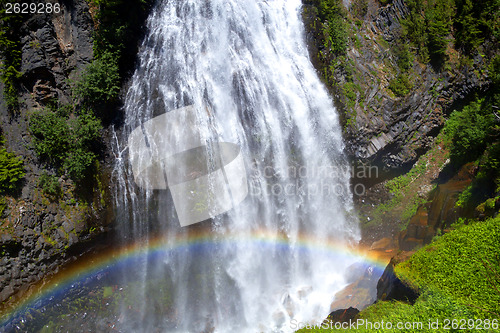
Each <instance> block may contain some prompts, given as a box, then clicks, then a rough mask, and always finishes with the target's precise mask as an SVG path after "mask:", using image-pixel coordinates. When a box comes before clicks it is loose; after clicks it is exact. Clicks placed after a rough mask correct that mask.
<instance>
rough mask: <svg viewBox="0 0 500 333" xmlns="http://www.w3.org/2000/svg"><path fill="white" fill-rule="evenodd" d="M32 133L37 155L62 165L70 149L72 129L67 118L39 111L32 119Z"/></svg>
mask: <svg viewBox="0 0 500 333" xmlns="http://www.w3.org/2000/svg"><path fill="white" fill-rule="evenodd" d="M29 128H30V132H31V134H32V135H33V137H34V140H33V143H34V146H35V151H36V153H37V154H38V155H39V156H40V157H42V158H44V159H47V160H48V161H49V162H51V163H54V164H60V163H61V161H62V160H63V159H64V157H65V155H66V152H67V151H68V150H69V147H70V140H71V138H70V128H69V125H68V122H67V120H66V118H65V117H61V116H59V115H58V114H57V113H56V112H53V111H37V112H34V113H33V114H32V115H31V117H30V122H29Z"/></svg>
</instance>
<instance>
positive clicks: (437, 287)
mask: <svg viewBox="0 0 500 333" xmlns="http://www.w3.org/2000/svg"><path fill="white" fill-rule="evenodd" d="M499 242H500V218H496V219H490V220H487V221H485V222H471V223H470V224H469V225H462V226H460V227H458V229H456V230H454V231H452V232H450V233H447V234H445V235H443V236H441V237H439V238H437V240H436V241H434V242H433V243H431V244H429V245H427V246H425V247H423V248H421V249H420V250H418V251H417V252H416V253H415V254H414V255H413V256H411V257H410V259H409V260H407V261H405V262H403V263H401V264H398V265H397V266H396V268H395V272H396V275H397V276H398V277H399V278H400V279H403V280H404V281H406V282H407V283H409V284H410V285H412V286H414V287H415V288H417V289H418V290H419V291H420V296H419V298H418V299H417V300H416V302H415V304H413V305H410V304H407V303H405V302H399V301H379V302H377V303H375V304H374V305H372V306H370V307H368V308H367V309H365V310H364V311H362V312H360V313H359V315H358V318H360V319H364V320H365V321H370V322H372V323H375V322H379V323H380V322H381V321H382V320H383V321H384V322H385V323H387V322H391V323H392V324H393V325H396V323H397V322H403V323H405V322H407V323H422V326H421V327H419V326H413V327H408V328H406V329H401V330H397V331H399V332H416V331H418V332H436V329H432V328H431V327H429V320H431V322H432V323H435V322H436V321H437V320H439V322H440V326H439V328H440V329H443V328H444V327H443V325H444V323H445V322H444V320H445V319H449V320H450V319H454V320H456V321H457V322H458V323H459V324H460V325H462V324H464V323H465V329H466V330H467V329H469V330H472V329H471V328H474V327H477V325H476V326H472V321H474V323H475V322H476V320H478V319H481V322H482V323H483V324H485V327H483V328H484V329H486V331H488V330H490V329H492V330H494V331H495V330H497V329H498V327H500V323H499V321H500V320H499V316H500V291H499V290H498V285H499V284H500V256H499V255H498V244H499ZM467 325H469V326H467ZM449 326H450V329H451V328H452V323H451V322H450V325H449ZM325 331H329V332H334V331H336V330H327V329H325V330H321V329H303V330H299V332H325ZM342 331H345V330H342ZM347 331H353V332H386V331H387V330H383V329H379V330H377V329H375V328H371V329H370V327H369V326H360V327H358V329H357V330H347ZM389 331H390V330H389Z"/></svg>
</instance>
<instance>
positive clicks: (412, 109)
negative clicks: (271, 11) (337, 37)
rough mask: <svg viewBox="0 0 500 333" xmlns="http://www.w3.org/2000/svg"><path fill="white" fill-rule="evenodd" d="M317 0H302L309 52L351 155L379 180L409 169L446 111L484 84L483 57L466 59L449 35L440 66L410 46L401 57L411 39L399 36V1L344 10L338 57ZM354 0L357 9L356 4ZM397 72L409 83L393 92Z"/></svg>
mask: <svg viewBox="0 0 500 333" xmlns="http://www.w3.org/2000/svg"><path fill="white" fill-rule="evenodd" d="M316 2H317V1H304V3H305V14H304V18H305V22H306V25H307V27H308V36H307V37H308V39H309V41H310V43H309V44H310V45H311V50H312V51H311V55H312V58H313V60H314V62H315V63H316V65H317V67H318V70H319V71H320V74H322V75H323V77H324V79H325V82H326V83H327V85H329V86H330V87H332V91H333V92H334V94H335V95H336V97H337V100H338V101H339V103H338V104H339V105H338V106H339V108H340V109H341V110H342V113H343V122H344V135H345V141H346V144H347V153H348V155H349V156H350V157H351V158H352V159H353V160H354V161H355V162H362V163H369V164H372V165H375V166H377V167H379V168H380V173H379V175H380V178H381V179H379V180H374V182H379V181H381V180H382V179H383V178H387V177H388V176H393V175H394V174H398V173H401V172H403V171H405V170H408V169H409V167H411V165H412V164H414V163H415V162H416V161H417V159H418V157H419V156H421V155H422V154H423V153H425V152H426V151H427V150H428V149H429V148H430V143H432V141H433V139H434V137H435V136H437V134H438V133H439V130H440V129H441V128H442V126H443V124H444V116H445V115H446V114H449V113H450V112H451V110H452V109H453V108H454V107H456V106H457V105H458V104H460V103H462V102H463V101H464V100H466V99H467V98H469V97H470V96H471V94H472V93H473V92H476V91H478V90H485V89H486V88H487V87H488V84H489V80H488V78H487V76H486V75H485V72H484V71H483V70H481V68H484V59H483V56H481V55H480V54H477V55H476V56H474V57H473V59H472V62H471V63H468V64H466V65H464V64H463V62H462V63H461V62H460V57H461V55H460V54H459V53H458V52H456V51H455V50H453V48H452V42H451V41H450V43H449V46H448V52H449V53H450V59H449V62H448V63H447V65H446V67H445V68H435V67H433V66H432V65H431V64H430V63H422V62H420V61H419V60H418V57H417V56H416V54H415V53H416V51H417V50H412V49H411V47H409V49H410V50H409V51H410V52H407V53H406V54H403V55H404V56H405V57H406V58H407V59H401V58H402V56H401V53H403V51H408V50H407V49H406V50H405V49H404V48H408V42H407V41H405V40H404V39H403V38H402V37H401V36H402V34H403V32H402V30H403V27H402V24H401V21H402V20H404V19H405V18H406V17H407V16H408V13H409V9H408V7H407V6H406V4H405V2H404V1H403V0H394V1H392V2H390V1H389V2H390V3H389V4H386V5H382V4H381V2H379V1H376V0H366V1H362V0H361V1H359V0H358V1H351V4H350V6H349V9H348V12H347V13H346V14H345V16H346V22H347V28H346V31H347V34H348V37H349V38H348V39H347V40H348V45H347V50H346V54H345V55H342V56H338V55H335V54H333V53H332V52H333V51H332V49H331V48H330V47H329V46H328V45H326V44H325V43H324V40H325V39H326V38H327V37H325V32H324V31H325V29H324V26H325V25H328V24H329V22H328V21H323V20H321V18H320V17H318V14H317V10H315V3H316ZM359 3H362V4H363V9H362V10H359V8H358V7H359V5H358V7H355V6H354V5H355V4H359ZM401 49H403V51H402V50H401ZM403 60H404V61H405V62H406V64H403V65H402V64H401V62H402V61H403ZM402 66H403V67H404V69H402V68H401V67H402ZM402 72H404V74H406V75H407V77H408V82H405V83H406V85H405V89H404V90H402V91H401V92H400V91H397V90H396V93H395V92H394V91H393V90H391V82H393V81H395V80H396V79H397V78H398V77H399V76H400V75H401V74H402ZM394 90H395V89H394Z"/></svg>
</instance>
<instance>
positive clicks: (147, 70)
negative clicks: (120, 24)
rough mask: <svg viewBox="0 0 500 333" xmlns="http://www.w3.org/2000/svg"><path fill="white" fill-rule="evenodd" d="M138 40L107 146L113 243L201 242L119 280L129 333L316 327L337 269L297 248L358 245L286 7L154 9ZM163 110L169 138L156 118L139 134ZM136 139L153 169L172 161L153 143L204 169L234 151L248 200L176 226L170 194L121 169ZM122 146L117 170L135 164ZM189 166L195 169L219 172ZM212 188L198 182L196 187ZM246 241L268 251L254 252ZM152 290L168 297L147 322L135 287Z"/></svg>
mask: <svg viewBox="0 0 500 333" xmlns="http://www.w3.org/2000/svg"><path fill="white" fill-rule="evenodd" d="M148 29H149V33H148V35H147V37H146V38H145V40H144V42H143V45H142V48H141V51H140V55H139V56H140V64H139V67H138V69H137V70H136V72H135V74H134V76H133V79H132V84H131V88H130V89H129V91H128V94H127V97H126V101H125V128H124V130H123V132H122V133H120V134H119V135H118V139H117V142H118V144H117V146H116V153H117V154H120V153H123V154H122V155H120V156H122V159H121V160H120V161H121V162H120V163H118V164H117V168H116V170H115V171H116V173H115V175H116V179H117V180H118V182H119V186H117V195H116V206H117V210H118V212H121V216H119V219H118V220H119V223H120V224H121V225H122V227H121V229H122V230H123V238H124V239H125V238H132V239H138V238H142V237H145V236H147V235H150V234H155V235H160V236H163V237H164V242H165V243H166V244H168V243H176V242H180V241H183V240H184V241H186V242H189V240H190V239H191V238H192V234H193V233H197V234H199V233H201V234H203V235H204V237H205V238H208V239H209V242H210V244H212V246H208V247H205V248H203V250H200V249H196V248H194V247H187V248H186V249H185V251H181V252H176V253H173V254H165V255H162V256H160V257H159V258H158V257H157V258H155V259H148V260H144V259H140V260H138V261H137V263H136V271H135V273H136V274H134V277H133V278H134V279H137V278H138V277H137V274H138V275H139V276H140V277H139V280H140V281H142V288H143V294H142V296H141V297H142V304H141V307H140V313H141V315H140V316H139V318H138V320H135V321H134V324H133V325H134V329H140V330H141V331H150V332H151V331H153V330H154V328H158V327H168V330H169V331H179V332H185V331H190V332H201V331H203V330H210V329H215V331H216V332H231V331H234V330H237V331H238V332H246V331H248V332H257V331H266V332H271V331H290V327H289V326H290V321H291V320H292V319H295V320H296V321H311V320H320V319H322V318H324V317H325V316H326V315H327V314H328V312H329V310H330V303H331V301H332V298H333V295H334V294H335V292H336V291H338V290H339V289H340V288H342V287H343V285H344V281H343V277H342V273H343V271H344V269H345V267H346V266H347V265H348V264H350V262H348V260H346V259H345V258H343V257H342V256H341V255H339V256H337V257H336V256H332V255H331V254H330V255H321V254H319V253H316V252H314V251H313V250H312V249H311V248H308V247H307V246H303V245H302V242H303V239H304V238H308V239H311V238H312V239H314V242H316V243H317V244H322V243H328V244H331V243H335V244H337V246H339V247H342V246H345V247H347V246H348V245H349V244H350V243H351V242H352V241H355V240H356V239H357V238H358V233H357V229H356V223H355V222H356V221H355V220H354V219H353V218H352V217H350V216H349V212H350V211H351V210H352V202H351V199H350V192H349V172H348V171H349V170H348V168H347V162H346V160H345V158H344V156H343V155H342V149H343V144H342V138H341V128H340V126H339V122H338V116H337V112H336V110H335V108H334V107H333V103H332V100H331V98H330V97H329V96H328V93H327V91H326V89H325V87H324V86H323V84H322V83H321V81H320V79H319V78H318V76H317V73H316V72H315V70H314V68H313V66H312V65H311V63H310V60H309V58H308V51H307V48H306V44H305V35H304V27H303V23H302V21H301V2H300V0H287V1H284V0H270V1H242V0H185V1H160V2H159V3H158V4H157V6H156V8H155V9H154V10H153V13H152V14H151V17H150V18H149V20H148ZM185 107H190V108H188V109H185ZM181 108H184V109H181ZM189 110H191V111H189ZM167 112H177V113H179V114H181V116H180V117H181V120H180V121H179V122H178V123H176V127H175V129H172V128H171V127H169V126H168V125H165V124H164V123H163V122H160V121H159V120H158V121H157V122H156V125H155V126H154V127H153V128H150V129H149V133H148V131H147V130H146V129H144V128H145V125H144V124H145V123H149V124H155V121H156V119H159V118H160V116H161V115H162V114H165V113H167ZM182 113H185V114H186V115H185V116H184V117H185V118H182V117H183V116H182ZM190 114H191V115H190ZM193 114H194V116H193ZM183 125H184V126H183ZM141 126H142V127H141ZM141 128H142V130H143V131H144V133H145V134H144V135H145V136H146V140H145V141H147V143H146V145H147V147H149V149H150V150H154V147H156V154H157V159H158V156H162V154H165V160H167V161H168V160H174V161H176V159H172V158H171V157H169V155H167V154H166V152H165V150H166V149H168V148H165V146H164V145H162V144H158V143H157V142H154V140H155V139H156V140H161V138H167V137H168V138H169V140H167V144H169V145H178V146H179V147H177V148H179V149H180V148H181V146H182V145H183V144H184V143H183V142H184V141H185V140H187V139H189V138H192V137H196V138H197V140H198V141H199V142H200V143H201V146H200V147H198V148H197V149H201V150H205V151H206V153H205V154H200V155H202V156H205V157H206V156H211V155H218V153H219V152H217V151H216V149H215V150H214V149H213V147H214V143H217V142H228V143H232V144H235V145H237V146H238V147H239V149H240V156H241V157H242V159H243V162H244V167H245V169H244V170H246V177H247V181H248V192H249V193H248V196H246V199H245V200H243V202H241V203H239V202H238V203H235V204H234V208H233V209H230V210H229V211H227V212H226V213H224V214H218V215H215V214H212V216H213V218H211V219H209V220H206V221H204V222H201V223H198V224H195V225H192V226H187V227H181V226H180V221H179V218H178V215H179V214H180V213H179V212H178V211H176V209H175V208H176V207H175V205H174V204H173V203H174V202H173V201H174V200H173V198H172V197H173V194H174V190H173V189H170V191H169V190H167V189H165V188H163V187H162V186H159V187H158V186H157V182H158V181H159V180H158V178H157V177H156V176H154V175H153V176H149V177H145V178H146V179H145V180H144V179H142V184H137V183H138V182H137V180H138V176H137V174H136V175H135V178H134V174H133V170H131V169H133V168H132V167H130V163H127V159H126V156H127V152H125V150H124V147H125V144H126V142H127V141H126V140H127V139H129V141H128V142H129V143H130V142H131V141H130V135H131V133H133V131H134V130H136V129H141ZM158 138H160V139H158ZM146 145H145V146H144V149H143V150H147V148H145V147H146ZM128 148H129V151H128V154H129V158H130V155H132V154H134V153H136V152H131V151H130V150H131V149H132V148H131V147H128ZM135 149H136V151H139V152H142V151H143V150H141V149H140V148H135ZM179 149H175V150H176V151H179ZM151 154H152V155H154V153H151ZM136 155H137V154H136ZM136 158H142V160H141V161H143V160H144V159H147V158H149V159H151V158H152V159H155V157H154V156H153V157H152V156H150V155H148V156H145V155H142V156H141V155H140V154H139V155H138V156H136ZM203 160H205V161H207V162H206V163H207V164H208V167H206V169H208V170H212V169H213V170H216V169H218V168H220V166H217V165H215V167H214V168H212V169H210V166H211V165H212V166H213V163H212V164H211V162H210V161H211V159H210V158H205V159H203ZM177 161H179V159H177ZM148 163H149V162H148ZM166 163H167V162H164V163H163V164H162V163H160V164H159V165H158V170H163V169H164V168H167V167H166V166H165V165H166ZM191 163H193V162H192V161H191V160H190V161H189V162H184V163H180V164H179V162H177V164H176V163H173V167H174V168H176V169H177V170H179V169H185V168H187V167H188V166H189V165H190V164H191ZM170 164H171V165H172V163H170ZM207 172H208V171H206V172H205V173H207ZM196 176H197V175H196V174H195V175H194V177H196ZM161 178H162V180H161V182H163V174H162V175H161ZM170 179H171V178H170ZM169 181H170V180H169V176H168V175H167V176H166V179H165V182H167V183H168V182H169ZM217 181H218V180H217V179H216V178H210V177H208V181H207V182H208V186H209V187H210V186H212V187H214V186H217V185H216V184H215V183H216V182H217ZM229 181H231V179H229ZM145 182H146V183H145ZM148 182H149V184H148ZM138 185H139V186H138ZM209 192H210V191H209ZM233 192H234V191H233ZM226 199H227V198H226ZM186 200H187V199H186ZM207 202H210V200H209V201H207ZM259 233H260V234H262V235H265V237H266V238H267V239H271V240H274V242H271V243H270V244H265V245H264V244H262V243H259V242H257V241H256V240H255V239H256V236H255V235H259ZM227 240H233V241H231V242H227ZM162 280H163V281H164V283H165V285H169V286H173V288H168V290H169V293H171V295H170V296H171V302H172V304H171V308H172V309H175V310H173V313H171V314H170V315H166V316H160V317H159V316H158V313H157V311H155V303H154V302H150V301H149V297H150V295H148V290H149V289H148V287H146V285H147V284H148V281H162ZM141 297H139V298H141ZM124 311H125V310H124Z"/></svg>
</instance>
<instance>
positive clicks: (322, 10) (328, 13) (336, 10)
mask: <svg viewBox="0 0 500 333" xmlns="http://www.w3.org/2000/svg"><path fill="white" fill-rule="evenodd" d="M314 3H315V5H316V7H317V8H318V16H319V18H320V19H321V21H322V22H324V26H323V34H324V37H325V39H324V47H325V49H327V50H329V51H331V52H332V53H333V54H335V55H337V56H338V55H344V54H345V53H346V51H347V26H346V21H345V20H346V16H347V13H346V11H345V8H344V6H343V4H342V1H341V0H315V1H314Z"/></svg>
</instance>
